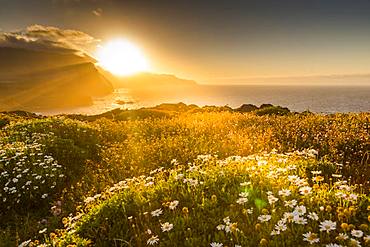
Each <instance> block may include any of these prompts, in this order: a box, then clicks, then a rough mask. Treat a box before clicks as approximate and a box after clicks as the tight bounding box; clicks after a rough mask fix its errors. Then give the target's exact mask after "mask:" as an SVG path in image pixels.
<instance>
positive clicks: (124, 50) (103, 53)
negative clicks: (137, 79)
mask: <svg viewBox="0 0 370 247" xmlns="http://www.w3.org/2000/svg"><path fill="white" fill-rule="evenodd" d="M96 58H97V60H98V64H99V65H100V66H101V67H103V68H104V69H106V70H108V71H109V72H111V73H113V74H115V75H119V76H127V75H132V74H136V73H138V72H143V71H147V70H148V69H149V64H148V61H147V59H146V58H145V56H144V54H143V53H142V52H141V50H140V49H139V48H138V47H137V46H136V45H134V44H133V43H131V42H130V41H128V40H125V39H115V40H111V41H109V42H107V43H106V44H104V45H102V46H100V47H99V48H98V50H97V53H96Z"/></svg>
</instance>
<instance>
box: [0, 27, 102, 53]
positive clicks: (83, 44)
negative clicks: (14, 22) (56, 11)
mask: <svg viewBox="0 0 370 247" xmlns="http://www.w3.org/2000/svg"><path fill="white" fill-rule="evenodd" d="M98 43H99V40H98V39H95V38H94V37H92V36H90V35H89V34H86V33H84V32H81V31H78V30H72V29H60V28H57V27H52V26H42V25H32V26H29V27H27V28H25V29H23V30H18V31H12V32H0V46H7V47H16V48H26V49H27V48H28V49H35V50H56V51H61V52H76V51H80V52H85V53H89V51H90V50H92V49H94V48H95V47H96V45H97V44H98Z"/></svg>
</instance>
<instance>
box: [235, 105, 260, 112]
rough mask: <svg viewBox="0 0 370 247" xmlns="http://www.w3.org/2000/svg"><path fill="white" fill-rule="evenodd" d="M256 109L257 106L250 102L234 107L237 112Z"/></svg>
mask: <svg viewBox="0 0 370 247" xmlns="http://www.w3.org/2000/svg"><path fill="white" fill-rule="evenodd" d="M255 110H258V107H257V106H255V105H252V104H243V105H241V106H240V107H239V108H237V109H235V111H238V112H251V111H255Z"/></svg>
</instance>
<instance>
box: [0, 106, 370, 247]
mask: <svg viewBox="0 0 370 247" xmlns="http://www.w3.org/2000/svg"><path fill="white" fill-rule="evenodd" d="M369 117H370V115H369V114H368V113H359V114H355V113H348V114H333V115H321V114H312V113H309V112H304V113H289V112H284V114H281V112H280V111H279V112H278V113H276V112H274V111H264V112H263V113H261V112H260V113H258V114H257V113H255V112H250V113H241V112H236V111H233V110H230V108H228V107H203V108H199V107H196V106H186V105H184V104H178V105H165V106H163V105H162V106H158V107H154V108H147V109H139V110H131V111H130V110H127V111H126V110H114V111H112V112H108V113H104V114H102V115H97V116H80V115H64V116H55V117H44V116H38V115H32V114H24V113H20V112H12V113H4V114H0V123H1V125H0V126H1V127H0V184H1V190H0V202H1V204H0V208H1V213H0V217H1V222H0V246H211V247H220V246H225V247H226V246H228V247H238V246H370V229H369V224H370V196H369V189H370V184H369V177H370V154H369V151H370V135H369V133H370V125H369V123H370V121H369Z"/></svg>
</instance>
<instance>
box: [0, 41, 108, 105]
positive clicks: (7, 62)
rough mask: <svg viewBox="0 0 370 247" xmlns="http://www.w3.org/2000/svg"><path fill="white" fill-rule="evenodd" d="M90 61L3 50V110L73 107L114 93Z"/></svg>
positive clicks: (0, 57) (0, 65)
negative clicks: (96, 97) (94, 97)
mask: <svg viewBox="0 0 370 247" xmlns="http://www.w3.org/2000/svg"><path fill="white" fill-rule="evenodd" d="M92 62H93V61H92V59H91V58H89V57H82V56H78V55H75V54H72V53H71V54H70V53H68V54H65V53H52V52H41V51H30V50H23V49H14V48H0V110H3V111H4V110H20V109H22V110H31V111H37V110H40V109H53V108H61V107H73V106H81V105H88V104H91V103H92V97H93V96H102V95H105V94H108V93H110V92H112V91H113V87H112V85H111V84H110V82H109V81H108V80H107V79H106V78H105V77H104V76H103V75H102V74H100V73H99V71H98V70H97V69H96V67H95V65H94V64H93V63H92Z"/></svg>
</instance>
